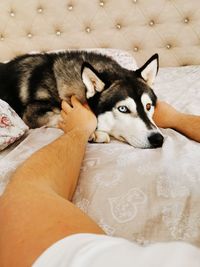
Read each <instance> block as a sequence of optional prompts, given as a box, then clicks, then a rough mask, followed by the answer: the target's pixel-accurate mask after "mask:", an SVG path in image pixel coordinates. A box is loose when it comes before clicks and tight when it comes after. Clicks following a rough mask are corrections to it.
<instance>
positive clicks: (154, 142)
mask: <svg viewBox="0 0 200 267" xmlns="http://www.w3.org/2000/svg"><path fill="white" fill-rule="evenodd" d="M148 140H149V143H150V144H151V147H152V148H157V147H161V146H162V145H163V141H164V137H163V136H162V134H160V133H153V134H151V135H150V136H149V137H148Z"/></svg>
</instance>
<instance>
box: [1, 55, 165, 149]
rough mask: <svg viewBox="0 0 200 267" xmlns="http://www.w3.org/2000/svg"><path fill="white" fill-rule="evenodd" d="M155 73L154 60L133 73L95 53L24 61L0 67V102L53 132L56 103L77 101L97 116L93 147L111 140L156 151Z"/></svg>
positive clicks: (155, 57) (57, 114) (57, 110)
mask: <svg viewBox="0 0 200 267" xmlns="http://www.w3.org/2000/svg"><path fill="white" fill-rule="evenodd" d="M157 72H158V55H157V54H155V55H153V56H152V57H151V58H150V59H149V60H148V61H147V62H146V63H145V64H144V65H143V66H142V67H141V68H139V69H137V70H136V71H131V70H127V69H125V68H123V67H121V66H120V65H119V64H118V63H117V62H116V61H115V60H113V59H112V58H110V57H108V56H105V55H101V54H97V53H94V52H85V51H68V52H60V53H46V54H35V55H23V56H19V57H17V58H15V59H13V60H11V61H9V62H8V63H0V98H2V99H3V100H5V101H6V102H8V103H9V104H10V105H11V107H12V108H13V109H14V110H15V111H16V112H17V113H18V114H19V116H21V117H22V119H23V120H24V121H25V123H26V124H27V125H28V126H29V127H31V128H36V127H40V126H43V125H47V126H52V127H55V126H56V125H57V123H58V120H59V119H60V107H61V101H62V100H63V99H64V100H66V101H67V102H68V103H70V98H71V96H72V95H76V97H77V98H78V99H79V100H80V101H81V102H84V101H86V100H87V102H88V104H89V106H90V108H91V109H92V111H93V112H94V113H95V115H96V116H97V120H98V125H97V129H96V132H95V133H94V134H93V136H92V139H93V141H94V142H109V141H110V136H113V137H115V138H116V139H118V140H122V141H125V142H127V143H129V144H130V145H132V146H134V147H138V148H156V147H161V146H162V144H163V136H162V134H161V133H160V131H159V129H158V128H157V126H156V125H155V123H154V122H153V120H152V116H153V112H154V107H155V105H156V100H157V97H156V95H155V94H154V92H153V90H152V89H151V86H152V84H153V82H154V79H155V77H156V74H157Z"/></svg>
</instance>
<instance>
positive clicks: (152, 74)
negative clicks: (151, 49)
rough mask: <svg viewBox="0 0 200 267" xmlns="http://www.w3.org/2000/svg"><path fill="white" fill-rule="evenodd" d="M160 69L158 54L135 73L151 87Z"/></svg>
mask: <svg viewBox="0 0 200 267" xmlns="http://www.w3.org/2000/svg"><path fill="white" fill-rule="evenodd" d="M158 68H159V58H158V54H155V55H153V56H152V57H151V58H150V59H149V60H148V61H147V62H146V63H145V64H144V65H143V66H142V67H141V68H139V69H137V70H136V71H135V72H136V74H137V75H138V76H139V77H141V78H142V79H143V80H144V81H145V82H146V83H147V84H148V85H149V86H150V87H151V86H152V85H153V83H154V80H155V78H156V75H157V73H158Z"/></svg>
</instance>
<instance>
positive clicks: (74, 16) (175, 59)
mask: <svg viewBox="0 0 200 267" xmlns="http://www.w3.org/2000/svg"><path fill="white" fill-rule="evenodd" d="M99 47H101V48H102V47H103V48H107V47H108V48H120V49H125V50H127V51H129V52H131V53H132V54H133V55H134V57H135V58H136V60H137V62H138V64H139V65H140V64H142V63H143V62H144V61H145V60H146V59H148V58H149V57H150V56H151V55H152V54H153V53H155V52H157V53H159V55H160V62H161V66H180V65H181V66H182V65H196V64H200V1H197V0H190V1H188V0H1V1H0V61H5V60H8V59H10V58H12V57H14V56H16V55H19V54H22V53H27V52H31V51H49V50H55V49H67V48H99Z"/></svg>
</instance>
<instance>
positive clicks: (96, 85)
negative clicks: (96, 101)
mask: <svg viewBox="0 0 200 267" xmlns="http://www.w3.org/2000/svg"><path fill="white" fill-rule="evenodd" d="M81 77H82V81H83V83H84V84H85V87H86V98H87V99H88V98H90V97H93V96H94V95H95V94H96V92H101V91H102V90H103V89H104V87H105V83H104V82H103V81H102V80H101V79H100V78H99V74H98V72H97V71H96V70H95V69H94V68H93V67H92V66H91V65H90V64H89V63H86V62H85V63H83V65H82V69H81Z"/></svg>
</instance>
